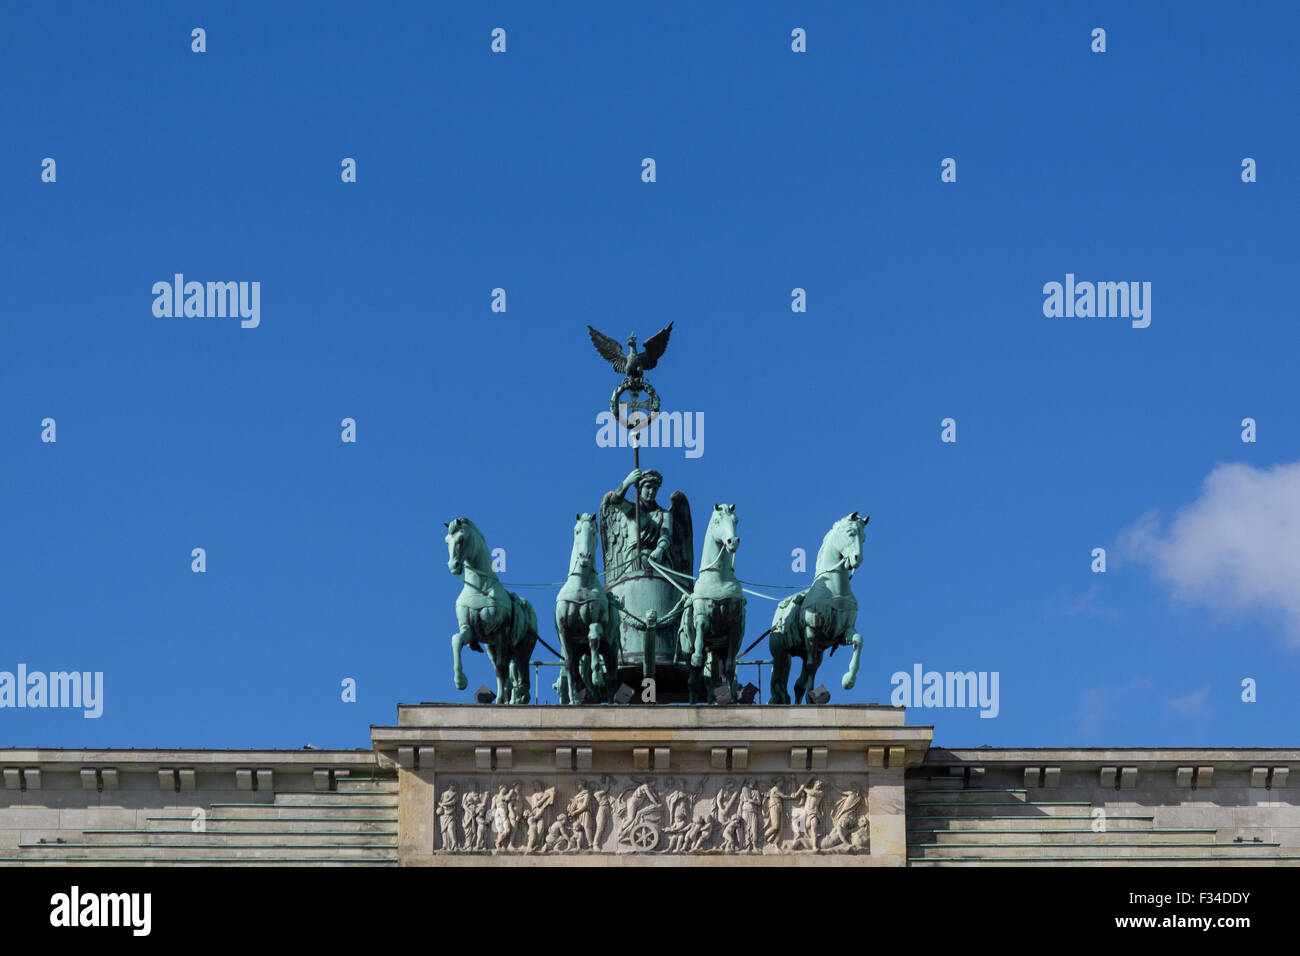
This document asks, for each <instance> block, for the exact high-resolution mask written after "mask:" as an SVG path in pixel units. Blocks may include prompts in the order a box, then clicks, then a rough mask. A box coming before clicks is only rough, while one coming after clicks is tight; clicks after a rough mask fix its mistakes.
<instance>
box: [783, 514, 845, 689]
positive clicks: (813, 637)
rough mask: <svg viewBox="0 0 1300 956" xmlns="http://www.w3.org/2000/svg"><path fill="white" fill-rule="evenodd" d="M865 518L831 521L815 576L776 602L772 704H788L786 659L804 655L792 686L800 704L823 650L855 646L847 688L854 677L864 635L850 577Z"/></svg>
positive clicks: (815, 676)
mask: <svg viewBox="0 0 1300 956" xmlns="http://www.w3.org/2000/svg"><path fill="white" fill-rule="evenodd" d="M869 520H871V519H870V518H869V517H867V518H859V517H858V513H857V512H856V511H855V512H853V514H851V515H847V516H846V517H843V518H841V519H840V520H839V521H837V522H835V524H833V525H832V526H831V530H830V531H828V532H826V537H825V538H823V539H822V546H821V549H820V550H819V551H818V552H817V574H816V577H814V578H813V583H812V586H811V587H808V588H805V589H804V590H802V591H800V592H799V593H797V594H792V595H790V596H789V597H787V598H786V599H785V600H783V601H782V602H781V603H780V604H779V605H777V609H776V614H775V616H774V617H773V618H772V634H771V637H769V638H768V647H769V648H770V649H771V651H772V693H771V696H770V697H769V701H770V702H771V703H773V704H788V703H790V693H789V691H788V690H787V689H786V681H787V680H788V679H789V677H790V658H792V657H800V658H803V670H802V671H801V672H800V673H799V679H798V680H796V681H795V684H794V702H795V703H796V704H801V703H803V701H804V696H805V695H806V694H807V693H808V690H809V689H810V688H811V687H812V686H813V681H815V680H816V679H817V668H818V667H820V666H821V663H822V654H823V653H824V652H825V650H826V649H827V648H830V649H831V653H832V654H834V653H835V648H837V647H839V646H840V645H841V644H851V645H853V658H852V660H850V661H849V669H848V671H847V672H845V674H844V677H843V678H842V679H841V681H840V683H841V684H842V685H843V686H844V689H845V690H849V689H850V688H852V687H853V685H854V683H855V682H856V681H857V679H858V664H859V662H860V660H861V657H862V635H861V634H859V633H858V631H857V618H858V602H857V599H856V598H854V596H853V592H852V591H851V590H850V589H849V581H850V579H851V578H852V577H853V571H854V570H855V569H856V568H858V567H859V566H860V565H861V564H862V538H863V536H864V534H865V531H866V527H867V522H868V521H869Z"/></svg>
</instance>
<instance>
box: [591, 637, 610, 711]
mask: <svg viewBox="0 0 1300 956" xmlns="http://www.w3.org/2000/svg"><path fill="white" fill-rule="evenodd" d="M602 630H603V628H602V627H601V626H600V622H599V621H592V622H591V624H589V625H588V626H587V647H588V648H590V654H591V690H592V692H593V693H594V694H595V695H596V696H597V698H598V699H604V696H605V682H606V681H607V680H608V679H609V677H608V675H607V674H606V673H605V653H604V649H603V648H602V647H601V645H600V638H601V631H602Z"/></svg>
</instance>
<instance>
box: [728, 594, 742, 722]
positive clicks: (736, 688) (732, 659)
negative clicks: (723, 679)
mask: <svg viewBox="0 0 1300 956" xmlns="http://www.w3.org/2000/svg"><path fill="white" fill-rule="evenodd" d="M744 638H745V605H744V602H742V603H741V605H740V612H739V619H738V620H737V621H736V626H735V627H733V628H732V629H731V640H730V641H729V642H728V645H727V680H728V681H729V682H730V684H731V693H732V695H733V696H734V697H736V698H739V697H740V679H739V677H738V676H737V674H736V671H737V670H739V667H738V666H737V665H738V661H737V658H739V657H740V644H741V641H743V640H744Z"/></svg>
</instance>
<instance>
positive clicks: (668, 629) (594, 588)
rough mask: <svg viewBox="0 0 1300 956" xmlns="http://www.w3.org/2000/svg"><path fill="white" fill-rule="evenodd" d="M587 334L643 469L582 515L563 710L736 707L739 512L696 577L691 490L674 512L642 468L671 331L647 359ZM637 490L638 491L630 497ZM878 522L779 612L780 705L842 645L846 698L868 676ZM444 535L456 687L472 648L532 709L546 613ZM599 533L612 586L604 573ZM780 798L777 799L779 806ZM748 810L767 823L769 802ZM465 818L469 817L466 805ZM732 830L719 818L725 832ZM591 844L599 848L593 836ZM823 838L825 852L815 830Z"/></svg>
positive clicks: (841, 542)
mask: <svg viewBox="0 0 1300 956" xmlns="http://www.w3.org/2000/svg"><path fill="white" fill-rule="evenodd" d="M587 328H588V331H589V333H590V335H591V340H592V342H593V343H594V344H595V346H596V349H597V351H598V352H599V353H600V354H601V355H602V356H603V357H604V358H605V359H607V360H608V361H609V362H610V363H611V364H612V365H613V367H614V370H615V371H616V372H618V373H620V374H622V375H623V376H624V378H623V380H622V382H621V383H620V385H619V386H618V387H617V388H616V389H615V390H614V393H613V394H612V395H611V397H610V409H611V411H612V412H613V414H614V416H615V418H616V420H617V421H618V422H619V423H620V424H621V425H622V426H624V427H625V428H627V429H628V430H629V432H630V433H631V436H632V439H631V445H632V448H633V454H634V459H633V463H634V465H635V467H634V468H633V469H632V471H631V472H629V473H628V475H627V477H626V478H624V479H623V481H622V482H621V483H620V484H619V486H618V487H617V488H615V489H613V490H611V491H608V492H606V493H605V495H604V496H603V498H602V499H601V502H600V507H599V509H598V510H597V512H596V513H595V514H591V513H585V512H584V513H580V514H578V515H576V516H575V523H574V526H573V547H572V550H571V551H570V553H569V571H568V576H567V577H566V579H565V580H564V582H563V583H562V585H561V586H560V589H559V593H558V594H557V595H556V599H555V631H556V634H557V635H558V637H559V643H560V648H561V651H560V657H561V658H562V661H561V668H560V674H559V677H558V679H557V680H556V682H555V684H554V687H555V689H556V691H557V693H558V695H559V698H560V702H561V703H578V702H580V701H582V700H587V701H590V702H591V703H608V702H610V701H612V700H613V699H614V697H615V689H616V688H617V686H618V684H619V683H620V682H624V683H627V684H632V685H636V684H640V686H641V688H642V690H643V696H642V700H643V701H646V702H655V701H657V702H661V703H666V702H672V701H682V700H687V699H689V700H690V702H692V703H695V702H698V701H701V700H705V701H709V700H715V699H718V698H719V696H721V698H722V699H724V700H725V695H717V691H718V690H719V688H726V689H727V690H728V691H729V692H730V696H731V699H733V700H735V699H737V698H738V697H739V696H740V690H739V680H738V678H737V663H738V662H737V657H738V655H739V653H740V647H741V645H742V642H743V638H744V632H745V609H746V599H745V596H744V590H745V589H744V588H742V587H741V584H742V582H741V581H740V580H739V579H738V578H737V577H736V573H735V555H736V551H737V550H738V548H739V547H740V536H739V534H738V533H737V525H738V519H737V518H736V506H735V505H731V504H718V505H714V506H713V512H712V514H710V516H709V524H708V527H707V529H706V530H705V535H704V546H703V548H702V554H701V557H700V573H699V576H698V577H696V576H695V574H694V570H693V560H694V534H693V528H692V522H691V508H690V503H689V502H688V501H687V500H686V495H684V494H683V493H682V492H680V491H674V492H673V493H672V495H671V496H670V499H669V505H668V507H667V508H665V507H663V506H662V505H660V504H659V502H658V500H657V495H658V492H659V489H660V488H661V487H662V485H663V476H662V475H661V474H660V473H659V472H657V471H654V470H642V468H641V462H640V441H639V440H638V437H637V436H638V435H639V434H640V432H641V431H642V429H644V428H645V427H647V426H648V425H649V424H650V423H651V422H652V421H653V420H654V418H655V416H656V415H657V414H658V412H659V396H658V394H656V393H655V391H654V389H653V388H652V387H651V385H650V383H649V382H648V381H646V380H645V377H644V373H645V372H646V371H647V370H649V369H653V368H654V367H655V365H656V364H657V362H658V360H659V358H660V357H661V356H662V355H663V353H664V350H665V349H666V348H667V346H668V337H669V334H670V333H671V332H672V325H671V324H669V325H668V326H667V327H666V328H664V329H661V330H660V331H659V332H657V333H655V334H654V335H652V336H651V337H650V338H648V339H647V340H646V342H645V349H644V351H641V352H638V351H637V348H636V336H635V335H633V336H631V337H630V338H629V340H628V347H629V348H628V351H627V352H626V353H625V352H623V351H622V350H621V347H620V346H619V344H618V342H617V341H615V340H614V339H612V338H610V337H609V336H607V335H603V334H602V333H600V332H597V331H596V330H595V329H593V328H591V326H588V327H587ZM629 490H634V494H633V495H632V496H631V498H630V499H629V497H628V492H629ZM867 521H868V519H867V518H859V517H858V513H857V512H856V511H855V512H853V514H851V515H848V516H846V517H844V518H841V519H840V520H839V521H837V522H835V524H834V525H833V526H832V527H831V529H830V531H828V532H827V534H826V537H825V538H824V539H823V541H822V545H821V549H820V550H819V551H818V553H817V566H816V576H815V577H814V579H813V583H812V585H811V586H810V587H808V588H805V589H804V590H802V591H800V592H798V593H797V594H793V595H791V596H790V597H787V598H786V599H785V600H783V601H781V602H780V604H779V605H778V607H777V609H776V614H775V616H774V618H773V620H772V628H771V631H770V637H769V640H768V646H769V647H770V649H771V652H772V683H771V697H770V701H771V703H774V704H789V703H791V698H790V693H789V691H788V689H787V684H788V681H789V676H790V664H791V659H792V658H795V657H798V658H801V659H802V660H803V669H802V672H801V673H800V675H799V678H798V680H796V681H795V688H794V690H795V695H794V701H793V702H794V703H804V702H805V701H806V700H807V698H808V694H809V691H810V690H811V688H812V686H813V684H814V682H815V680H816V676H817V670H818V668H819V667H820V666H821V662H822V657H823V655H824V654H825V652H826V651H827V650H829V651H830V652H831V653H832V654H833V653H834V652H835V649H836V648H837V647H839V646H841V645H850V646H852V648H853V656H852V659H851V660H850V661H849V667H848V671H847V672H846V673H845V674H844V677H843V679H842V680H841V684H842V685H843V687H844V689H845V690H848V689H850V688H852V687H853V685H854V682H855V681H856V680H857V674H858V666H859V664H860V661H861V654H862V635H861V634H859V633H858V632H857V630H856V622H857V613H858V602H857V600H856V599H855V598H854V596H853V592H852V590H851V588H850V582H851V579H852V576H853V572H854V570H855V569H856V568H858V567H859V566H860V565H861V563H862V542H863V536H864V532H865V529H866V525H867ZM446 527H447V550H448V561H447V566H448V568H449V569H450V571H451V573H452V574H454V575H457V576H458V577H461V578H462V580H463V583H464V587H463V588H462V589H461V592H460V596H459V597H458V598H457V599H456V618H457V620H458V621H459V623H460V629H459V630H458V631H457V632H456V634H455V635H453V637H452V639H451V640H452V656H453V664H454V679H455V683H456V687H457V688H459V689H460V690H464V689H465V688H466V687H467V686H468V681H467V679H466V677H465V672H464V670H463V669H462V660H461V650H462V648H463V647H464V646H465V645H468V646H469V647H470V649H471V650H475V651H486V652H487V655H488V658H489V659H490V660H491V662H492V665H493V667H494V668H495V670H496V674H497V696H496V700H497V702H498V703H502V704H524V703H527V702H528V700H529V698H530V694H529V690H530V688H529V679H528V678H529V675H528V665H529V662H530V660H531V657H532V652H533V647H534V645H535V644H536V643H537V642H538V641H539V640H540V638H539V636H538V632H537V615H536V613H535V612H534V611H533V608H532V605H530V604H529V603H528V602H527V601H525V600H524V599H522V598H520V597H518V596H517V595H515V594H511V593H510V592H508V591H506V589H505V587H504V586H503V585H502V583H501V582H500V581H499V580H497V577H496V574H495V573H493V570H492V562H491V554H490V552H489V551H488V547H487V543H486V542H485V541H484V538H483V535H482V533H481V532H480V531H479V530H478V528H476V527H475V526H474V523H473V522H472V521H470V520H469V519H468V518H457V519H455V520H454V521H451V522H448V523H447V525H446ZM597 537H599V539H600V547H601V556H602V559H603V569H604V584H603V586H602V583H601V580H600V577H599V576H598V575H597V571H596V561H595V552H596V541H597ZM750 593H757V592H750ZM759 596H760V597H765V595H759ZM760 639H761V637H760ZM547 647H548V648H549V645H547ZM755 794H757V791H755ZM781 796H782V797H786V798H789V796H790V795H785V794H781ZM771 799H772V796H771V794H770V793H769V803H770V802H771ZM819 799H820V798H819ZM749 803H752V804H753V807H752V808H751V809H752V815H753V816H755V818H757V812H758V811H757V806H758V799H757V796H755V797H754V799H752V800H750V801H749ZM747 806H748V804H747ZM463 809H464V811H465V812H466V813H468V812H469V808H468V807H466V808H463ZM478 810H479V808H478V805H477V804H476V805H475V812H476V813H477V812H478ZM448 812H449V813H450V812H451V811H450V810H449V811H448ZM571 812H572V813H573V814H574V815H575V817H580V816H581V813H582V811H581V808H578V809H572V810H571ZM769 813H770V811H769ZM840 816H843V817H844V819H845V820H848V819H849V818H850V817H851V816H852V813H850V812H849V811H847V810H846V811H845V812H844V813H843V814H840ZM449 819H450V817H449ZM475 819H477V817H475ZM720 821H721V817H719V826H721V822H720ZM746 826H747V827H748V828H749V829H747V830H745V831H744V832H749V830H753V829H756V824H755V823H751V824H746ZM562 829H563V828H562ZM597 829H599V828H597ZM841 829H842V830H843V831H844V832H843V833H841V834H840V838H841V840H845V839H847V837H846V836H845V835H844V834H845V833H847V832H848V831H847V829H845V828H843V827H842V828H841ZM683 832H685V831H683ZM721 832H722V836H723V838H724V840H731V841H732V842H735V841H737V840H739V838H740V837H739V834H740V832H741V831H740V830H739V829H737V830H736V831H735V832H733V833H731V834H730V836H728V834H727V832H726V831H725V828H724V829H723V830H722V831H721ZM467 833H468V831H467ZM584 833H585V831H584ZM543 836H545V834H543V833H542V832H541V831H540V830H539V831H537V832H535V833H533V834H532V836H531V837H530V841H531V843H533V844H536V843H540V842H542V837H543ZM548 838H549V837H548ZM467 839H468V836H467ZM553 839H554V842H556V845H557V846H558V845H559V841H561V840H564V841H570V842H572V841H573V840H577V839H578V837H577V836H576V831H575V830H574V829H573V828H572V827H571V828H569V829H567V830H563V832H559V831H557V833H556V834H554V838H553ZM583 839H585V840H586V842H587V843H591V842H592V838H591V836H590V834H588V835H586V836H585V837H583ZM769 839H770V838H769ZM812 839H813V842H814V844H815V842H816V835H815V833H814V835H813V838H812ZM478 842H482V841H478ZM814 849H815V846H814Z"/></svg>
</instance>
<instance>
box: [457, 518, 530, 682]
mask: <svg viewBox="0 0 1300 956" xmlns="http://www.w3.org/2000/svg"><path fill="white" fill-rule="evenodd" d="M443 524H444V526H445V527H446V528H447V569H448V570H449V571H451V573H452V574H454V575H456V577H459V578H461V580H462V581H464V584H465V586H464V587H463V588H461V591H460V596H459V597H458V598H456V620H457V621H459V622H460V630H459V631H457V632H456V633H455V634H453V635H452V637H451V656H452V663H453V666H454V677H455V681H456V689H457V690H464V689H465V688H466V687H468V686H469V681H468V680H466V678H465V671H464V670H463V669H462V667H461V659H460V658H461V648H462V647H464V646H465V645H466V644H468V645H469V647H470V650H474V651H483V650H485V651H487V656H488V660H490V661H491V662H492V666H493V667H494V668H495V669H496V672H497V697H496V699H497V700H498V701H500V702H501V703H503V704H504V703H511V704H526V703H528V699H529V693H528V690H529V688H528V661H529V659H530V658H531V657H532V655H533V647H534V646H535V645H536V644H537V612H536V611H534V610H533V606H532V605H531V604H529V603H528V602H527V601H525V600H524V599H523V598H521V597H519V595H517V594H511V593H510V592H508V591H507V590H506V589H505V588H504V587H503V586H502V585H501V582H500V581H499V580H497V576H496V574H495V573H494V572H493V570H492V554H491V552H490V551H489V550H488V546H487V541H485V540H484V538H483V532H481V531H479V529H478V528H477V527H476V526H475V524H474V522H472V521H470V520H469V519H468V518H456V519H454V520H452V521H449V522H443Z"/></svg>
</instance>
